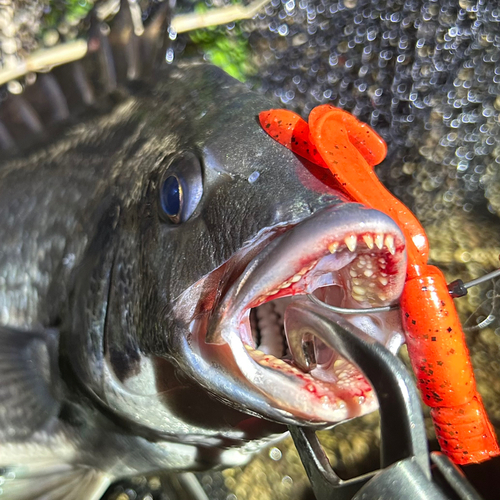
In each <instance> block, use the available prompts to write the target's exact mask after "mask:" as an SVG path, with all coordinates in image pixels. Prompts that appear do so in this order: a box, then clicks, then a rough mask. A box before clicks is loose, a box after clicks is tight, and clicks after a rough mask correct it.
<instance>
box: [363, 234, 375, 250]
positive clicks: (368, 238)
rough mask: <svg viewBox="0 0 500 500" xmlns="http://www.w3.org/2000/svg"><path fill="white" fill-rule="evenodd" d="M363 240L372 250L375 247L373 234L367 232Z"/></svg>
mask: <svg viewBox="0 0 500 500" xmlns="http://www.w3.org/2000/svg"><path fill="white" fill-rule="evenodd" d="M363 241H364V242H365V243H366V246H367V247H368V248H369V249H370V250H371V249H372V248H373V236H372V235H371V234H365V235H364V236H363Z"/></svg>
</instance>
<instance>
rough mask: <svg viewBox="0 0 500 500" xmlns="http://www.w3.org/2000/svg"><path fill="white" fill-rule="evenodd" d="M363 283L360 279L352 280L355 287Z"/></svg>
mask: <svg viewBox="0 0 500 500" xmlns="http://www.w3.org/2000/svg"><path fill="white" fill-rule="evenodd" d="M361 283H362V281H361V280H360V279H358V278H354V279H353V280H352V284H353V285H361Z"/></svg>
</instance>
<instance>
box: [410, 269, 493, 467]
mask: <svg viewBox="0 0 500 500" xmlns="http://www.w3.org/2000/svg"><path fill="white" fill-rule="evenodd" d="M425 271H426V273H425V275H423V276H420V277H416V278H413V279H410V280H409V281H407V282H406V285H405V288H404V291H403V295H402V296H401V310H402V312H403V326H404V329H405V333H406V345H407V347H408V354H409V356H410V361H411V364H412V367H413V371H414V373H415V375H416V377H417V380H418V383H419V386H420V391H421V393H422V398H423V399H424V401H425V403H426V404H427V405H428V406H430V407H431V417H432V420H433V422H434V427H435V429H436V436H437V439H438V441H439V445H440V447H441V449H442V450H443V452H444V453H446V454H447V455H448V456H449V457H450V458H451V459H452V460H453V461H454V462H455V463H458V464H468V463H478V462H482V461H484V460H487V459H488V458H490V457H492V456H496V455H498V454H500V449H499V447H498V444H497V441H496V436H495V432H494V430H493V427H492V425H491V423H490V421H489V420H488V416H487V414H486V410H485V409H484V406H483V403H482V400H481V396H480V395H479V393H478V392H477V388H476V381H475V378H474V373H473V371H472V365H471V362H470V356H469V350H468V348H467V344H466V343H465V336H464V334H463V331H462V326H461V324H460V319H459V317H458V314H457V311H456V309H455V305H454V303H453V299H452V297H451V296H450V294H449V292H448V287H447V284H446V281H445V278H444V276H443V274H442V273H441V271H440V270H439V269H437V268H436V267H434V266H427V267H426V269H425Z"/></svg>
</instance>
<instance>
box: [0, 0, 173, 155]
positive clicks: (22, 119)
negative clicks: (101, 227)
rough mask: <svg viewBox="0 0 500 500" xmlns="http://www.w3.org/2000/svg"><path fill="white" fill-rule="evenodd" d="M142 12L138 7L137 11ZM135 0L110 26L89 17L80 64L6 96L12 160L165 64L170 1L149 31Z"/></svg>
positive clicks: (0, 115)
mask: <svg viewBox="0 0 500 500" xmlns="http://www.w3.org/2000/svg"><path fill="white" fill-rule="evenodd" d="M137 8H138V7H137ZM138 14H140V12H139V13H138V12H135V11H134V10H133V9H132V8H131V4H130V3H129V0H121V1H120V10H119V12H118V14H117V15H116V16H115V17H114V19H113V20H112V21H111V22H110V24H109V25H108V24H107V23H105V22H103V21H101V20H99V19H98V17H97V14H96V12H95V11H92V12H91V13H90V14H89V17H88V21H87V22H88V23H89V29H88V41H87V44H88V50H87V54H86V55H85V57H84V58H83V59H81V60H79V61H74V62H70V63H67V64H64V65H61V66H58V67H56V68H54V69H53V70H52V71H51V72H49V73H42V74H37V78H36V81H35V82H34V83H32V84H29V83H28V82H25V83H24V90H23V92H22V93H20V94H19V95H14V94H11V93H10V92H4V98H3V100H1V103H0V156H7V157H9V156H12V155H13V154H14V155H15V154H18V153H20V152H23V151H26V150H28V149H30V148H32V147H33V146H34V145H37V144H39V143H41V142H43V141H44V140H47V139H50V138H51V136H52V135H53V133H54V131H55V129H56V128H57V126H58V125H59V126H60V125H61V124H64V123H66V122H67V121H68V120H69V119H71V118H76V117H78V116H79V115H80V114H81V112H82V111H84V110H85V109H88V108H92V109H95V108H98V104H99V102H100V101H101V100H102V99H104V98H105V97H106V96H109V95H110V94H112V93H114V92H115V91H116V90H118V89H124V88H126V86H127V84H128V83H129V82H130V81H133V80H138V79H143V78H149V77H150V76H151V73H152V71H153V70H154V68H155V67H158V65H159V64H160V63H161V60H164V57H159V52H160V51H161V50H164V51H165V50H166V43H167V42H168V37H166V36H165V33H166V31H167V28H168V26H169V25H170V21H171V7H170V4H169V2H168V0H166V1H164V2H163V3H161V4H160V6H159V8H158V9H157V11H156V12H155V13H154V14H153V15H151V16H150V19H149V22H148V23H147V26H146V27H145V28H143V26H142V20H141V18H140V15H138Z"/></svg>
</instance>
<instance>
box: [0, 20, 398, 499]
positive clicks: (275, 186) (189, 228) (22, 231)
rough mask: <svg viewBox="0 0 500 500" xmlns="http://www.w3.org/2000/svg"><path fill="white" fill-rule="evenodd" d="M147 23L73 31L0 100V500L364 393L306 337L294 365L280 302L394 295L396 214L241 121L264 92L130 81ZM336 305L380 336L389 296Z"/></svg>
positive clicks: (240, 441) (134, 466) (173, 71)
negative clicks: (59, 61) (77, 41)
mask: <svg viewBox="0 0 500 500" xmlns="http://www.w3.org/2000/svg"><path fill="white" fill-rule="evenodd" d="M124 15H125V14H124ZM122 17H123V16H122ZM122 21H123V19H122ZM118 24H119V23H118ZM122 24H123V23H122ZM157 28H158V26H156V27H155V30H156V31H155V30H152V31H148V30H146V32H145V35H144V36H143V38H142V39H138V38H137V37H135V36H133V35H130V34H129V36H128V38H127V37H126V36H121V37H120V36H119V35H114V33H113V30H111V34H110V35H109V38H107V37H106V36H105V35H104V34H103V31H102V30H97V32H96V31H95V30H94V35H93V38H91V41H90V43H89V47H90V48H91V54H90V55H89V56H88V57H87V59H86V60H85V61H84V62H83V63H72V64H71V65H68V66H65V67H61V68H58V69H57V70H55V71H54V72H52V73H48V74H45V75H40V76H39V78H38V81H37V83H36V84H34V85H33V86H32V87H31V88H28V89H27V90H26V92H25V93H24V94H21V95H20V96H10V97H9V98H8V99H7V100H5V101H4V102H3V103H2V107H1V109H0V120H1V123H0V125H1V126H0V132H1V133H0V139H1V140H0V143H1V146H2V148H3V151H4V152H3V153H2V154H3V158H4V159H3V160H2V163H1V165H0V241H1V249H0V324H1V328H0V380H1V385H0V468H2V469H3V475H2V477H3V484H2V485H1V486H0V491H1V492H2V493H0V497H2V498H6V499H9V500H10V499H30V500H34V499H37V498H49V499H52V500H57V499H70V498H71V499H73V500H90V499H96V498H99V497H100V496H101V495H102V493H103V492H104V491H105V490H106V488H107V486H108V485H109V483H110V482H111V481H113V480H115V479H117V478H121V477H125V476H129V475H133V474H136V473H147V472H150V471H157V470H178V471H181V470H199V469H202V468H208V467H213V466H232V465H236V464H242V463H244V462H245V461H247V460H248V459H249V458H250V456H251V454H252V453H254V452H255V451H256V450H258V449H259V448H261V447H262V446H265V445H266V444H267V443H269V442H270V441H271V440H274V439H276V438H277V437H278V436H279V435H280V434H281V433H283V432H284V431H285V428H284V427H283V424H308V425H314V426H317V427H326V426H328V425H333V424H334V423H337V422H341V421H344V420H346V419H349V418H352V417H355V416H357V415H361V414H364V413H367V412H370V411H372V410H374V409H375V408H376V406H377V402H376V398H375V396H374V394H373V391H372V390H371V388H370V386H369V384H368V383H367V382H366V380H365V379H364V378H363V376H362V375H361V374H360V372H358V371H357V370H356V369H355V368H354V367H352V366H351V365H350V364H349V363H347V362H346V361H344V360H342V359H341V358H340V357H339V356H338V355H337V354H336V353H334V352H333V351H331V350H330V349H329V348H326V346H325V345H324V344H321V342H319V341H316V345H315V348H316V359H317V367H316V368H314V369H313V370H312V371H311V372H310V373H305V372H303V371H302V370H300V369H299V368H298V367H297V366H296V365H295V364H294V361H293V358H292V356H291V355H290V353H289V350H288V348H287V343H286V339H285V335H284V333H283V326H282V316H283V311H284V310H285V309H286V307H287V304H288V303H289V301H290V300H297V297H299V299H298V300H300V296H304V295H305V294H306V293H312V292H313V291H314V292H315V294H316V295H317V296H318V297H319V298H321V299H322V300H324V301H325V302H327V303H330V304H335V305H343V306H347V307H360V304H364V307H367V306H369V305H371V304H373V305H384V304H389V303H392V302H394V301H396V300H397V299H398V297H399V295H400V293H401V290H402V287H403V283H404V278H405V268H406V257H405V251H404V240H403V237H402V235H401V233H400V231H399V229H398V227H397V226H396V224H395V223H394V222H393V221H392V220H391V219H390V218H388V217H387V216H386V215H384V214H382V213H380V212H377V211H375V210H370V209H367V208H365V207H363V206H361V205H358V204H355V203H348V202H346V201H345V199H344V198H343V197H342V195H341V194H340V193H338V192H337V191H336V190H335V189H334V188H332V187H331V183H330V182H329V181H328V178H327V176H326V174H325V171H323V170H322V169H320V168H319V167H315V166H313V165H309V164H306V163H304V161H302V160H301V159H299V158H298V157H296V156H295V155H294V154H293V153H292V152H290V151H289V150H287V149H286V148H283V147H281V146H280V145H278V144H277V143H275V142H274V141H273V140H272V139H271V138H270V137H269V136H268V135H267V134H266V133H265V132H264V131H263V130H262V129H261V127H260V125H259V123H258V120H257V116H258V113H259V112H260V111H262V110H265V109H269V108H271V107H273V103H272V102H271V101H269V100H267V99H266V98H264V97H261V96H260V95H258V94H255V93H252V92H251V91H249V90H248V89H247V88H246V87H245V86H244V85H243V84H241V83H238V82H237V81H235V80H234V79H232V78H231V77H229V76H228V75H227V74H225V73H224V72H223V71H221V70H220V69H217V68H215V67H213V66H209V65H205V64H197V63H184V64H179V65H176V66H171V67H166V68H163V69H159V70H158V71H155V72H154V77H152V78H150V77H149V76H148V73H149V71H146V69H147V66H148V65H147V64H145V62H147V61H149V59H148V57H149V58H150V53H153V52H154V50H153V49H152V47H154V46H155V43H153V42H154V40H155V38H154V36H153V34H154V33H153V31H155V32H158V33H159V32H161V30H159V29H157ZM120 29H121V30H122V32H125V31H123V30H124V29H125V28H123V26H122V28H120ZM96 33H97V34H96ZM152 33H153V34H152ZM124 40H125V42H124ZM131 47H132V48H134V50H135V52H134V50H128V49H130V48H131ZM125 49H127V50H125ZM148 51H149V52H148ZM134 54H135V56H134ZM138 54H139V56H140V57H136V56H137V55H138ZM141 54H142V55H141ZM148 54H149V55H148ZM89 68H90V69H89ZM132 77H133V78H132ZM131 80H133V81H131ZM101 91H105V93H106V97H104V98H103V99H100V98H98V97H97V96H98V95H99V93H100V92H101ZM89 104H91V105H92V106H93V108H94V110H93V111H89V110H88V105H89ZM84 108H85V109H86V110H85V109H84ZM96 108H97V109H98V111H96ZM82 109H83V111H82ZM78 113H79V114H78ZM82 113H83V114H82ZM75 117H78V118H75ZM388 241H390V242H391V244H390V245H388V244H387V243H386V242H388ZM292 296H294V297H293V298H292ZM360 296H361V299H360ZM350 320H351V321H352V322H354V323H356V325H357V326H359V327H360V328H362V329H363V330H365V331H367V332H368V333H370V334H371V335H372V336H376V337H377V338H378V339H379V340H381V341H382V342H383V343H385V344H386V345H388V346H389V347H390V348H391V349H392V350H395V349H397V347H398V346H399V344H400V342H401V334H400V331H401V327H400V325H399V320H398V318H397V313H396V315H394V314H393V313H387V314H386V315H385V316H378V317H376V316H371V317H368V316H366V315H363V316H362V315H360V316H359V317H356V316H353V317H351V319H350ZM44 495H46V496H44Z"/></svg>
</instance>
